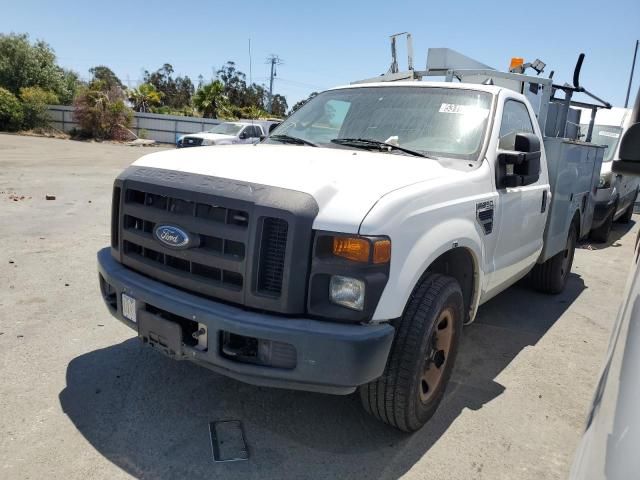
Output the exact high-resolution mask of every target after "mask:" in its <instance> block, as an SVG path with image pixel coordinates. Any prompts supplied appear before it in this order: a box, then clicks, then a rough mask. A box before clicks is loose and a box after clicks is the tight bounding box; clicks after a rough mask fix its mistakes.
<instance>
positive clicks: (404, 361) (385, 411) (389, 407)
mask: <svg viewBox="0 0 640 480" xmlns="http://www.w3.org/2000/svg"><path fill="white" fill-rule="evenodd" d="M463 312H464V302H463V299H462V291H461V289H460V285H459V284H458V282H457V281H456V280H455V279H453V278H451V277H447V276H445V275H440V274H428V275H427V276H426V278H424V279H423V280H422V282H421V283H420V284H419V286H418V287H416V290H415V291H414V292H413V294H412V295H411V297H410V299H409V302H408V304H407V307H406V308H405V312H404V314H403V315H402V317H401V318H400V319H399V321H398V323H397V325H396V327H397V328H396V335H395V338H394V341H393V345H392V347H391V352H390V353H389V358H388V360H387V365H386V367H385V370H384V373H383V374H382V376H381V377H380V378H378V379H377V380H374V381H373V382H370V383H368V384H366V385H363V386H361V387H360V399H361V401H362V405H363V406H364V408H365V410H367V412H369V413H370V414H371V415H373V416H374V417H376V418H378V419H379V420H381V421H383V422H385V423H388V424H389V425H392V426H393V427H395V428H398V429H400V430H403V431H405V432H413V431H416V430H418V429H419V428H420V427H422V426H423V425H424V424H425V423H426V422H427V420H429V419H430V418H431V417H432V416H433V414H434V413H435V411H436V409H437V408H438V405H439V404H440V401H441V400H442V396H443V395H444V392H445V389H446V386H447V383H448V381H449V377H450V376H451V371H452V369H453V364H454V361H455V358H456V354H457V352H458V345H459V343H460V334H461V331H462V319H463Z"/></svg>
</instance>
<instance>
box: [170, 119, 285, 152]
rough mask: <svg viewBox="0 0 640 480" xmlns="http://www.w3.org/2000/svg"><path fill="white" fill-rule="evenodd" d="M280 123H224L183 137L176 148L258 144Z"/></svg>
mask: <svg viewBox="0 0 640 480" xmlns="http://www.w3.org/2000/svg"><path fill="white" fill-rule="evenodd" d="M278 123H280V122H276V121H270V120H244V121H237V122H223V123H220V124H218V125H215V126H214V127H211V128H210V129H209V130H205V131H204V132H198V133H189V134H187V135H182V136H181V137H179V138H178V140H177V141H176V147H178V148H186V147H206V146H211V145H238V144H243V143H257V142H259V141H260V140H261V139H262V138H264V137H265V136H266V135H267V134H268V133H269V132H270V131H271V130H272V129H273V127H275V126H276V125H278Z"/></svg>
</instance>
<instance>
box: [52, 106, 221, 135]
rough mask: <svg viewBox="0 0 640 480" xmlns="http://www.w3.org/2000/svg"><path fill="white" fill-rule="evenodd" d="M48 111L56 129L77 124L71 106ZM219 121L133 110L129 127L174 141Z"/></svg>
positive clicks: (68, 130)
mask: <svg viewBox="0 0 640 480" xmlns="http://www.w3.org/2000/svg"><path fill="white" fill-rule="evenodd" d="M48 113H49V117H50V118H51V126H52V127H54V128H57V129H58V130H62V131H64V132H70V131H71V130H72V129H73V128H76V127H77V126H78V124H77V123H76V122H74V121H73V107H70V106H64V105H50V106H49V109H48ZM219 123H221V120H217V119H214V118H199V117H181V116H178V115H162V114H158V113H138V112H134V114H133V120H132V121H131V127H129V129H130V130H131V131H132V132H134V133H135V134H137V135H139V134H140V131H141V130H146V136H145V138H150V139H152V140H155V141H156V142H162V143H176V140H177V138H178V137H179V136H180V135H184V134H186V133H194V132H201V131H202V130H205V129H207V128H211V126H213V125H217V124H219Z"/></svg>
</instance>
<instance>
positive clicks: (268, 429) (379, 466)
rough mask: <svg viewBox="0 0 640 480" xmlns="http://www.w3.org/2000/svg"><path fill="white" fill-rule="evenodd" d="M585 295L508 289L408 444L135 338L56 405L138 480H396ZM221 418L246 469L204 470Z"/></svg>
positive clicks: (72, 379) (105, 356) (93, 357)
mask: <svg viewBox="0 0 640 480" xmlns="http://www.w3.org/2000/svg"><path fill="white" fill-rule="evenodd" d="M584 289H585V285H584V282H583V281H582V279H581V278H580V277H579V276H577V275H572V276H571V278H570V280H569V284H568V286H567V289H566V290H565V292H563V293H562V294H561V295H558V296H547V295H543V294H537V293H533V292H531V291H530V290H528V289H527V288H525V287H523V286H521V285H516V286H514V287H512V288H510V289H509V290H508V291H507V292H505V293H503V294H501V295H499V296H498V297H496V298H495V299H493V300H492V301H490V302H488V303H487V304H486V305H484V306H483V307H482V308H481V309H480V313H479V316H478V318H477V320H476V322H475V323H473V324H472V325H470V326H468V327H466V328H465V331H464V336H463V341H462V347H461V350H460V355H459V357H458V361H457V365H456V369H455V372H454V375H453V378H452V383H451V384H450V386H449V388H448V390H447V394H446V397H445V399H444V401H443V403H442V404H441V406H440V408H439V410H438V411H437V413H436V415H435V416H434V417H433V419H432V420H431V421H430V422H429V424H428V425H427V426H426V427H425V428H423V429H422V430H421V431H419V432H417V433H415V434H413V435H406V434H402V433H400V432H397V431H395V430H393V429H392V428H390V427H387V426H385V425H384V424H381V423H378V422H377V421H375V420H374V419H373V418H371V417H369V416H368V415H366V414H365V413H364V412H363V410H362V409H361V408H360V405H359V399H358V398H357V397H356V396H355V395H352V396H347V397H339V396H331V395H319V394H312V393H306V392H294V391H286V390H278V389H268V388H259V387H254V386H250V385H245V384H242V383H240V382H236V381H234V380H231V379H228V378H225V377H223V376H220V375H217V374H215V373H213V372H210V371H208V370H205V369H201V368H199V367H197V366H195V365H192V364H190V363H186V362H175V361H172V360H169V359H166V358H164V357H162V356H160V355H158V354H157V353H156V352H154V351H151V349H148V348H146V347H142V346H141V345H140V344H139V343H138V341H137V340H136V339H131V340H127V341H125V342H123V343H121V344H118V345H114V346H111V347H107V348H104V349H101V350H96V351H93V352H89V353H87V354H84V355H81V356H79V357H77V358H75V359H74V360H72V361H71V362H70V363H69V365H68V368H67V375H66V383H67V385H66V388H65V389H64V390H63V391H62V392H60V395H59V400H60V404H61V406H62V409H63V411H64V412H65V413H66V414H67V415H68V417H69V419H70V420H71V421H72V422H73V423H74V425H75V426H76V428H77V429H78V430H79V431H80V433H81V434H82V435H84V437H85V438H86V439H87V440H88V441H89V442H90V443H91V445H92V446H93V447H94V448H95V449H96V450H97V451H98V452H100V453H101V454H102V455H104V456H105V457H106V458H107V459H109V460H110V461H111V462H113V463H114V464H115V465H117V466H118V467H120V468H121V469H123V470H124V471H126V472H127V473H129V474H130V475H133V476H135V477H137V478H158V479H172V478H186V477H189V478H211V477H212V476H215V478H217V479H221V478H278V479H280V478H382V479H396V478H399V477H400V476H402V475H403V474H404V473H406V472H407V471H408V470H409V469H411V467H412V466H413V465H414V464H415V463H416V462H418V461H419V460H420V459H421V458H422V457H423V456H425V454H427V452H428V451H429V449H430V448H431V447H432V446H433V445H434V443H435V442H436V441H437V440H438V439H439V438H440V437H441V436H442V435H443V434H444V433H445V432H446V431H447V429H448V428H449V427H450V426H451V425H452V423H453V422H454V421H455V420H456V419H457V418H458V416H459V415H460V414H461V413H462V412H463V411H468V410H471V411H474V410H479V409H481V408H482V407H483V406H484V405H486V404H487V403H489V402H491V401H492V400H493V399H495V398H496V397H498V396H499V395H501V394H502V392H503V391H504V390H505V387H504V386H502V385H501V384H500V383H498V382H497V381H496V380H495V379H496V377H497V376H498V375H499V374H500V372H502V371H503V370H504V369H505V368H506V367H507V366H508V365H509V364H510V363H511V361H512V360H513V359H514V358H515V357H517V356H518V354H519V353H520V352H521V351H522V350H523V349H524V348H525V347H527V346H531V345H535V344H536V343H537V342H538V341H539V340H540V339H541V338H542V337H543V336H544V335H545V333H546V332H547V331H548V330H549V328H551V327H552V326H553V324H554V323H555V322H556V320H558V318H560V317H561V316H562V314H563V313H564V311H565V310H566V309H567V308H568V307H569V306H570V305H571V304H572V303H573V302H574V300H575V299H576V298H577V297H578V296H579V295H580V294H581V292H582V291H583V290H584ZM523 306H528V308H523ZM218 419H240V420H241V421H242V422H243V425H244V429H245V435H246V438H247V443H248V445H249V451H250V460H249V461H248V462H236V463H225V464H216V463H214V462H213V461H212V458H211V445H210V441H209V434H208V422H210V421H214V420H218Z"/></svg>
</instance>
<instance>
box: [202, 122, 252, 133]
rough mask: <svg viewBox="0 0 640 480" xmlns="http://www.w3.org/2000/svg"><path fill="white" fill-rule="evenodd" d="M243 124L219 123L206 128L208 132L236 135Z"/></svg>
mask: <svg viewBox="0 0 640 480" xmlns="http://www.w3.org/2000/svg"><path fill="white" fill-rule="evenodd" d="M242 127H243V125H239V124H237V123H221V124H220V125H216V126H215V127H213V128H210V129H209V130H207V132H208V133H222V134H223V135H237V134H238V132H239V131H240V129H241V128H242Z"/></svg>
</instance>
